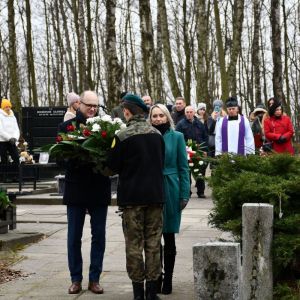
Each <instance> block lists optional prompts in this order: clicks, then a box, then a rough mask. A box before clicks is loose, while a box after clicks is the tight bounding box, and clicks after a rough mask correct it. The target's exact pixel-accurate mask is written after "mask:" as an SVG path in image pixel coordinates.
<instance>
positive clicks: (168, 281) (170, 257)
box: [161, 251, 176, 295]
mask: <svg viewBox="0 0 300 300" xmlns="http://www.w3.org/2000/svg"><path fill="white" fill-rule="evenodd" d="M175 256H176V252H174V251H173V252H172V251H170V252H167V251H165V252H164V270H165V274H164V280H163V287H162V290H161V292H162V294H164V295H168V294H171V293H172V278H173V270H174V264H175Z"/></svg>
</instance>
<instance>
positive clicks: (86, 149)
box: [41, 115, 126, 171]
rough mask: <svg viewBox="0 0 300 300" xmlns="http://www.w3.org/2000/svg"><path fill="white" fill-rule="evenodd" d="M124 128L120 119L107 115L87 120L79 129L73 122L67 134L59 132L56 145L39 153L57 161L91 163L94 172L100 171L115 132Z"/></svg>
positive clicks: (46, 147)
mask: <svg viewBox="0 0 300 300" xmlns="http://www.w3.org/2000/svg"><path fill="white" fill-rule="evenodd" d="M124 127H126V125H125V124H124V123H123V122H122V120H121V119H119V118H114V119H112V118H111V117H110V116H109V115H104V116H102V117H100V116H96V117H93V118H89V119H87V120H86V125H83V124H81V125H80V127H79V128H76V124H75V122H74V123H72V124H70V125H69V126H68V127H67V133H64V132H59V134H58V136H57V137H56V144H51V145H47V146H44V147H42V148H41V151H43V152H48V153H49V155H50V156H51V157H54V158H56V159H58V160H65V159H72V160H77V161H78V162H79V163H80V162H83V163H85V164H86V163H92V164H93V165H95V167H94V169H95V170H99V171H101V170H102V164H103V162H104V161H105V160H106V158H107V154H108V151H109V150H110V148H111V144H112V141H113V138H114V136H115V134H116V132H118V131H119V130H120V129H122V128H124Z"/></svg>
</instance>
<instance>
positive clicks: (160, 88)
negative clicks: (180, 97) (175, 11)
mask: <svg viewBox="0 0 300 300" xmlns="http://www.w3.org/2000/svg"><path fill="white" fill-rule="evenodd" d="M159 14H160V12H159V11H157V18H156V19H157V31H156V87H157V98H156V99H155V100H160V101H163V102H165V99H164V96H163V82H162V63H163V62H162V48H163V45H162V33H161V20H160V16H159Z"/></svg>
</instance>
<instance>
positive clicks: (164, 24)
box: [157, 0, 181, 98]
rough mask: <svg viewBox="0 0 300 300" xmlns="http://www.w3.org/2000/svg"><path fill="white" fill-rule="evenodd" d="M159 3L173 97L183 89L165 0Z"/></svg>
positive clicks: (165, 56)
mask: <svg viewBox="0 0 300 300" xmlns="http://www.w3.org/2000/svg"><path fill="white" fill-rule="evenodd" d="M157 4H158V12H159V15H160V21H161V35H162V43H163V53H164V59H165V62H166V65H167V72H168V78H169V82H170V86H171V91H172V94H173V97H174V98H176V97H179V96H181V91H180V88H179V85H178V82H177V78H176V73H175V69H174V63H173V59H172V49H171V44H170V34H169V28H168V18H167V10H166V4H165V0H158V1H157Z"/></svg>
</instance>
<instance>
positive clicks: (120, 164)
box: [107, 115, 165, 206]
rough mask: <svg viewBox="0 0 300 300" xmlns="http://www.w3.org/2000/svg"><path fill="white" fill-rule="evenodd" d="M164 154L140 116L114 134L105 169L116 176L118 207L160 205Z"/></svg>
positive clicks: (156, 135)
mask: <svg viewBox="0 0 300 300" xmlns="http://www.w3.org/2000/svg"><path fill="white" fill-rule="evenodd" d="M164 152H165V147H164V141H163V138H162V136H161V134H160V133H159V132H158V131H157V130H156V129H155V128H153V127H152V126H151V125H150V124H148V123H147V121H146V120H145V119H144V116H142V115H138V116H134V117H133V118H132V119H131V120H130V121H129V122H128V124H127V128H125V129H123V130H121V131H119V132H118V133H117V135H116V137H115V140H114V142H113V144H112V149H111V153H110V155H109V158H108V160H107V167H108V168H109V169H110V170H112V171H113V172H114V173H117V174H119V184H118V192H117V198H118V205H119V206H131V205H132V206H137V205H151V204H158V203H163V202H164V193H163V165H164Z"/></svg>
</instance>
